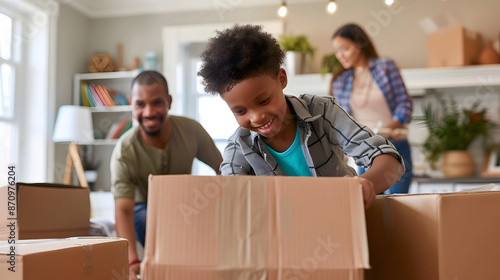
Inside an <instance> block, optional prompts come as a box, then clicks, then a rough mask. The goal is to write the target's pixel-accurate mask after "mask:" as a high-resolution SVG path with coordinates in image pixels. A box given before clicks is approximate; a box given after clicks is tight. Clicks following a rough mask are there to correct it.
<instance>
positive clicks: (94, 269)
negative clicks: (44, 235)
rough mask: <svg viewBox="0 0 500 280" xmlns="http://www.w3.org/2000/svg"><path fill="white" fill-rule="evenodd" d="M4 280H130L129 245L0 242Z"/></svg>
mask: <svg viewBox="0 0 500 280" xmlns="http://www.w3.org/2000/svg"><path fill="white" fill-rule="evenodd" d="M0 279H5V280H7V279H8V280H40V279H51V280H68V279H71V280H88V279H102V280H104V279H106V280H108V279H112V280H127V279H128V258H127V241H126V240H125V239H121V238H69V239H31V240H20V241H16V243H12V242H9V241H0Z"/></svg>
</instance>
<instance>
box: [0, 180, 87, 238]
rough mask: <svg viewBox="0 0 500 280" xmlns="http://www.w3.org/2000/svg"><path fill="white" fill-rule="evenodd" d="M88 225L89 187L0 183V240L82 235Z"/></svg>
mask: <svg viewBox="0 0 500 280" xmlns="http://www.w3.org/2000/svg"><path fill="white" fill-rule="evenodd" d="M9 209H10V210H9ZM16 218H17V219H16ZM89 228H90V198H89V188H82V187H78V186H69V185H62V184H25V183H17V184H16V185H15V187H12V186H4V187H0V240H7V239H38V238H66V237H73V236H86V235H89Z"/></svg>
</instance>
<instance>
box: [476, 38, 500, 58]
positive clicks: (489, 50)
mask: <svg viewBox="0 0 500 280" xmlns="http://www.w3.org/2000/svg"><path fill="white" fill-rule="evenodd" d="M478 62H479V64H498V63H500V55H498V53H497V51H496V50H495V48H493V42H492V41H489V42H488V45H487V46H486V48H484V50H483V51H482V52H481V54H480V55H479V59H478Z"/></svg>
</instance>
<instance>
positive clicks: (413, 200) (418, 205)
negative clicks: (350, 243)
mask: <svg viewBox="0 0 500 280" xmlns="http://www.w3.org/2000/svg"><path fill="white" fill-rule="evenodd" d="M366 219H367V222H366V223H367V230H368V244H369V251H370V260H371V265H372V269H370V270H366V273H365V278H366V279H367V280H374V279H377V280H382V279H383V280H392V279H394V280H401V279H405V280H437V279H439V280H455V279H458V280H462V279H481V280H493V279H499V277H500V266H499V265H498V260H500V222H499V221H500V192H496V191H492V192H476V193H465V192H464V193H446V194H416V195H392V196H381V197H377V199H376V200H375V203H374V205H373V206H372V207H371V208H370V209H369V210H368V211H367V213H366Z"/></svg>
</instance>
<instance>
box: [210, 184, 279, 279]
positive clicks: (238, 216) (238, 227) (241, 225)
mask: <svg viewBox="0 0 500 280" xmlns="http://www.w3.org/2000/svg"><path fill="white" fill-rule="evenodd" d="M256 179H257V178H256ZM257 180H258V179H257ZM268 182H269V181H267V180H265V179H264V178H262V179H261V180H259V182H258V183H255V182H254V183H255V184H252V185H250V184H249V183H248V182H245V181H242V180H239V179H238V178H237V177H227V178H226V179H225V182H223V189H224V195H222V197H221V198H220V199H219V200H218V202H217V210H216V211H217V213H216V217H220V219H218V220H217V221H216V232H217V239H218V242H217V251H218V255H217V258H218V259H217V269H216V270H217V271H218V273H217V276H218V279H264V278H266V275H267V267H268V261H267V260H268V256H267V254H268V250H267V248H268V236H267V233H268V231H269V230H270V229H266V228H267V227H268V224H269V222H268V211H273V210H274V209H273V207H274V205H269V204H268V202H269V201H272V200H269V199H268V193H267V190H268V189H271V188H268V186H267V183H268ZM271 216H273V215H271ZM271 230H272V229H271ZM271 235H272V233H271ZM241 237H244V238H241ZM235 250H236V251H237V253H236V254H235ZM233 268H238V269H237V270H234V269H233Z"/></svg>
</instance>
